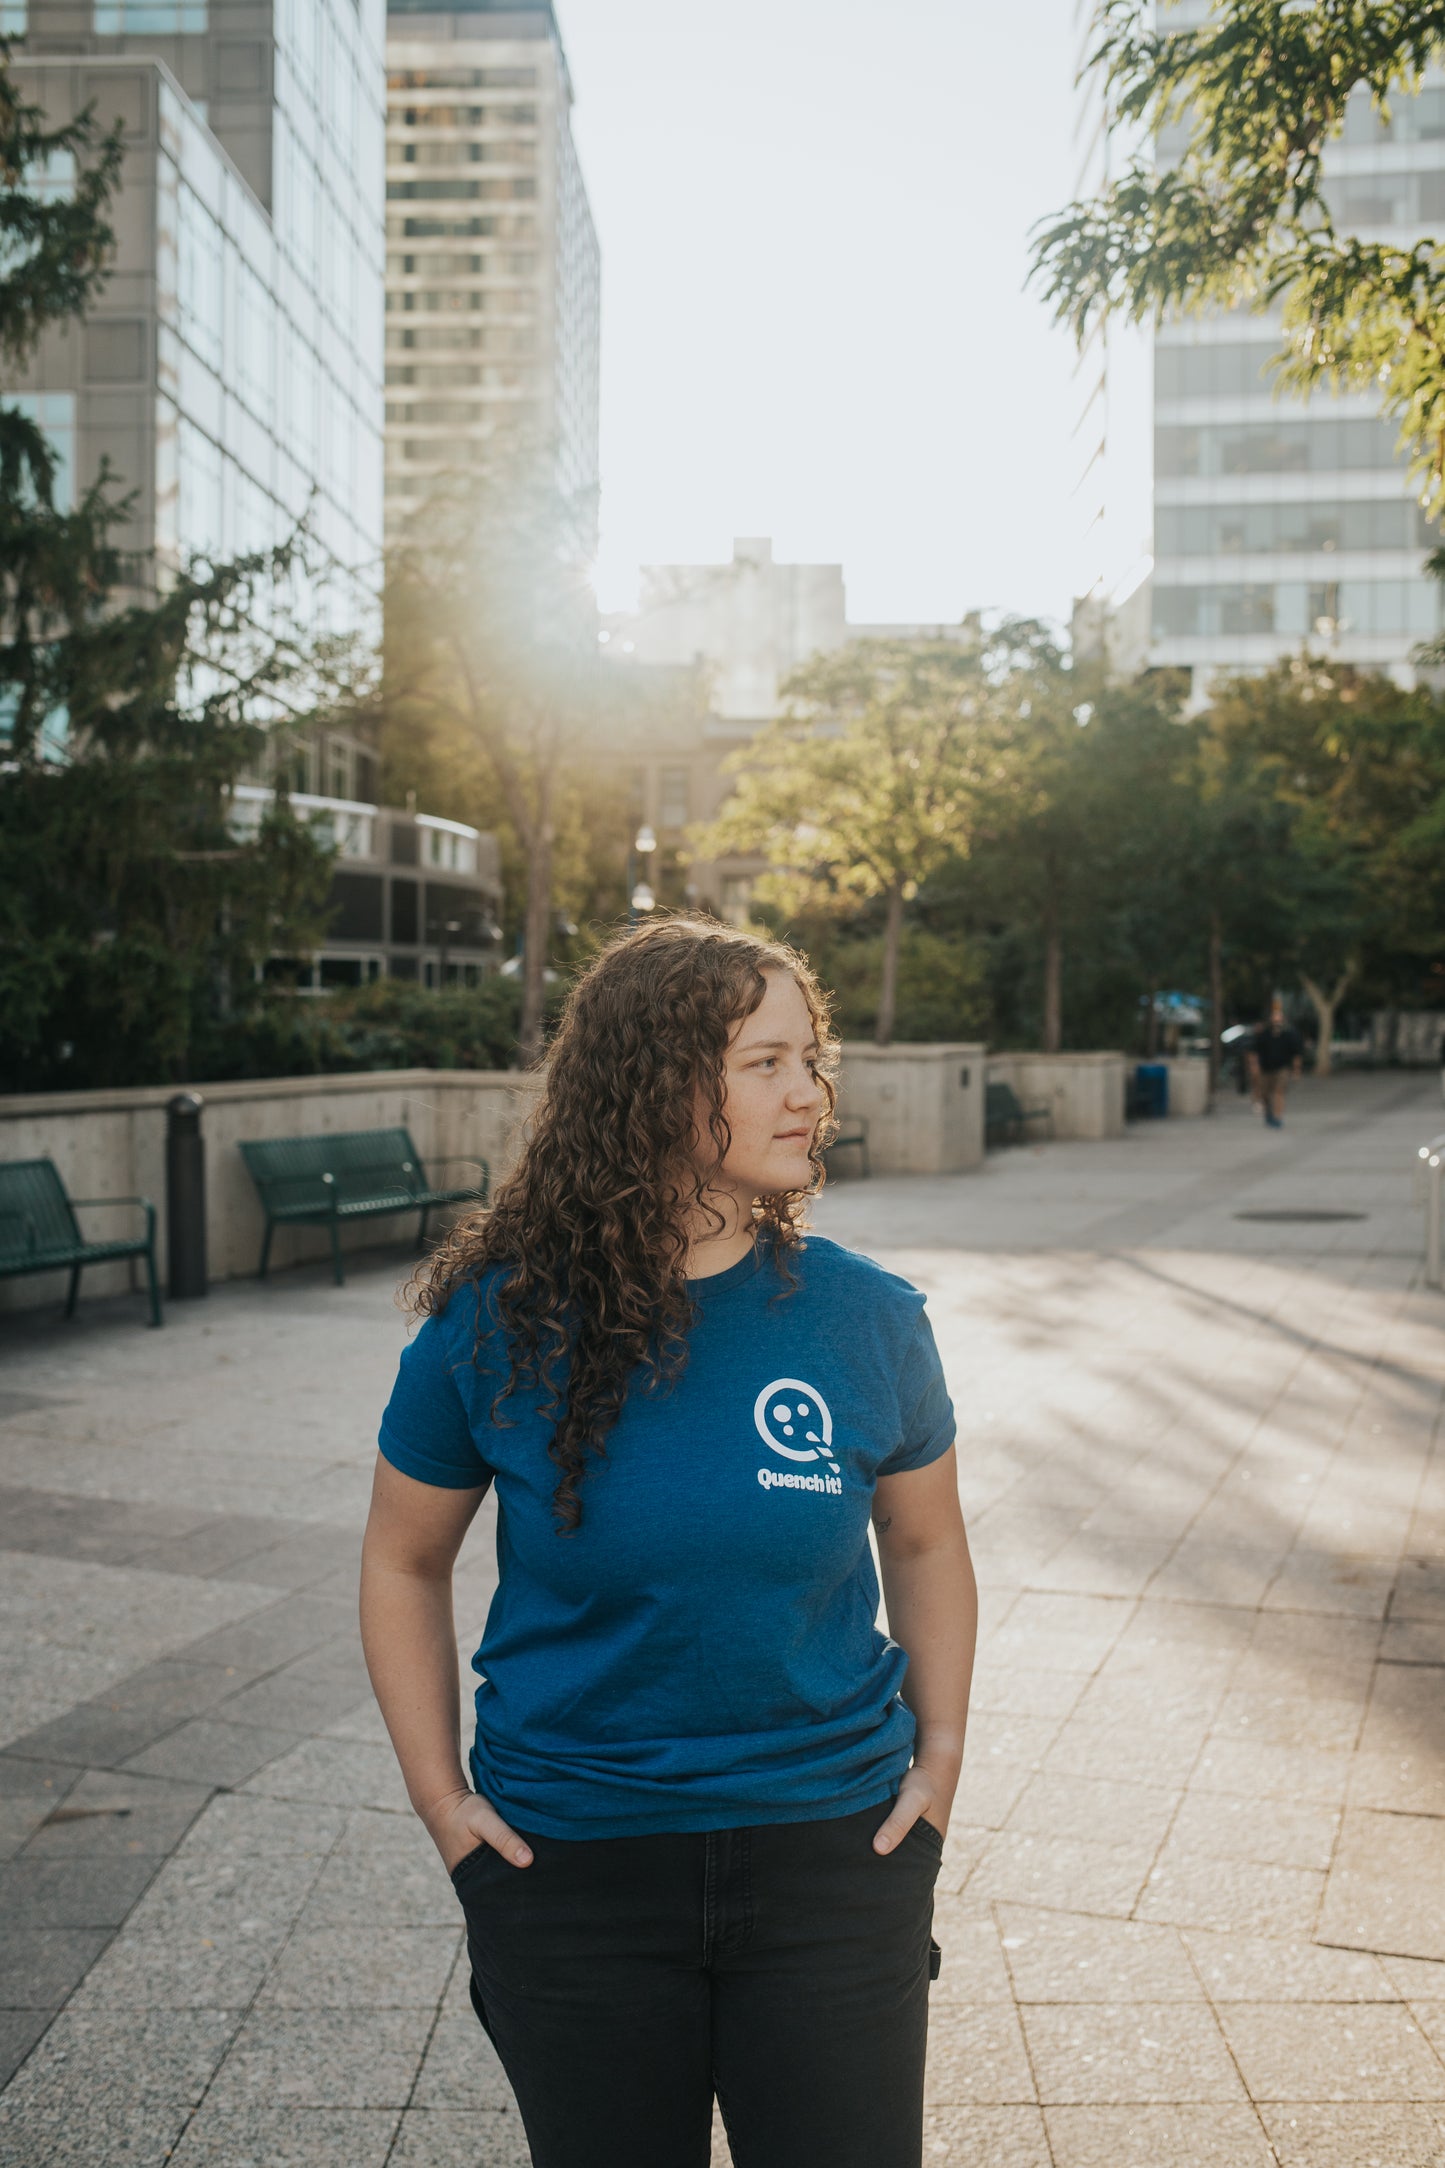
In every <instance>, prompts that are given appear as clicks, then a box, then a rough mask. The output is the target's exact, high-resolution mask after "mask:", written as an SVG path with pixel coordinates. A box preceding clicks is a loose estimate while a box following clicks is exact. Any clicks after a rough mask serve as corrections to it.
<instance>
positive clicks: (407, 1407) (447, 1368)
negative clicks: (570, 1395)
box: [377, 1317, 492, 1490]
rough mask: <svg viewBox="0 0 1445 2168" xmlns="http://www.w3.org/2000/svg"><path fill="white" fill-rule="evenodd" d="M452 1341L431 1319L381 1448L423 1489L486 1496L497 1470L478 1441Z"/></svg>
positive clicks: (409, 1354)
mask: <svg viewBox="0 0 1445 2168" xmlns="http://www.w3.org/2000/svg"><path fill="white" fill-rule="evenodd" d="M449 1340H450V1335H449V1334H448V1333H447V1331H446V1329H445V1326H444V1324H443V1321H442V1319H441V1318H438V1317H429V1318H428V1319H427V1321H426V1323H425V1324H424V1325H423V1326H422V1328H421V1331H420V1332H419V1333H418V1334H417V1336H416V1338H415V1339H414V1340H413V1341H412V1343H411V1345H410V1346H409V1347H408V1348H407V1349H406V1350H405V1351H404V1353H403V1355H402V1358H401V1368H400V1370H399V1371H398V1372H397V1379H396V1384H395V1385H394V1386H393V1388H392V1394H391V1399H390V1400H389V1401H388V1403H387V1409H386V1413H385V1415H384V1416H383V1417H382V1419H381V1435H380V1437H379V1438H378V1440H377V1443H378V1444H379V1446H380V1447H381V1451H382V1455H383V1458H385V1459H386V1460H389V1461H390V1462H391V1465H392V1467H393V1468H399V1469H400V1470H401V1472H402V1474H403V1475H409V1476H413V1477H414V1478H415V1479H416V1481H417V1482H418V1483H434V1484H435V1485H436V1486H437V1487H438V1489H440V1490H483V1489H485V1488H486V1486H487V1484H489V1483H490V1482H491V1480H492V1470H491V1469H490V1468H489V1467H488V1466H487V1463H486V1462H485V1461H484V1460H483V1458H482V1456H481V1454H480V1453H479V1452H478V1451H477V1442H476V1439H475V1438H474V1437H473V1436H472V1426H471V1420H470V1417H469V1416H468V1413H467V1403H466V1399H465V1396H464V1395H463V1392H462V1389H461V1385H460V1383H459V1382H458V1378H457V1357H456V1355H455V1353H454V1352H453V1350H452V1348H451V1347H450V1345H449V1344H448V1343H449ZM463 1360H465V1358H463Z"/></svg>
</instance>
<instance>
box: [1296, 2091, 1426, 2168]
mask: <svg viewBox="0 0 1445 2168" xmlns="http://www.w3.org/2000/svg"><path fill="white" fill-rule="evenodd" d="M1260 2114H1261V2116H1262V2118H1263V2120H1264V2126H1265V2129H1266V2130H1267V2131H1268V2132H1269V2135H1270V2141H1271V2143H1272V2144H1273V2146H1274V2150H1275V2157H1276V2159H1277V2160H1278V2162H1279V2168H1441V2163H1442V2162H1445V2114H1442V2113H1441V2111H1440V2110H1439V2109H1438V2108H1432V2107H1426V2106H1402V2105H1399V2104H1394V2105H1391V2106H1388V2107H1385V2106H1372V2107H1368V2108H1349V2107H1320V2106H1317V2105H1316V2104H1315V2103H1313V2102H1299V2101H1290V2102H1287V2103H1281V2104H1279V2105H1277V2106H1276V2105H1273V2104H1272V2103H1270V2102H1268V2101H1266V2102H1265V2103H1264V2104H1263V2105H1262V2106H1261V2108H1260Z"/></svg>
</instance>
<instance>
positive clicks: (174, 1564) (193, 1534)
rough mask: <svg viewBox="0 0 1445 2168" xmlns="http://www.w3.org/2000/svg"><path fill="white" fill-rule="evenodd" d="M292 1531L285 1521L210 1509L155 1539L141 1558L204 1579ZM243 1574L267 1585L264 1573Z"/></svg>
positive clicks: (168, 1570) (158, 1569) (155, 1567)
mask: <svg viewBox="0 0 1445 2168" xmlns="http://www.w3.org/2000/svg"><path fill="white" fill-rule="evenodd" d="M289 1533H290V1529H289V1525H288V1523H287V1522H285V1521H279V1520H267V1519H263V1518H262V1517H260V1516H259V1515H253V1514H245V1513H208V1514H206V1515H204V1516H203V1517H200V1516H198V1525H197V1526H196V1527H194V1528H192V1529H190V1530H188V1531H186V1532H185V1533H183V1534H174V1535H171V1536H168V1537H166V1538H165V1539H164V1540H159V1541H157V1542H155V1543H153V1544H152V1545H151V1546H150V1547H149V1548H148V1549H147V1550H146V1551H145V1553H144V1554H143V1556H142V1558H141V1559H140V1561H138V1562H139V1563H141V1564H144V1565H146V1566H148V1567H150V1568H152V1569H153V1570H154V1571H155V1572H157V1573H183V1574H188V1575H194V1576H195V1577H197V1578H199V1579H205V1578H208V1577H209V1576H211V1575H214V1574H220V1573H224V1572H225V1571H226V1569H227V1568H228V1567H233V1566H235V1565H236V1564H237V1562H238V1561H239V1560H242V1559H246V1558H254V1557H255V1556H256V1555H257V1554H258V1553H259V1552H262V1551H266V1550H268V1549H269V1548H270V1547H271V1546H272V1545H273V1544H274V1543H276V1542H277V1541H278V1540H281V1539H284V1538H285V1537H286V1536H287V1535H288V1534H289ZM244 1578H245V1579H247V1580H252V1581H255V1582H256V1583H258V1584H259V1585H260V1586H262V1587H265V1586H266V1576H265V1575H264V1574H263V1573H258V1574H255V1575H251V1574H247V1575H245V1576H244ZM275 1585H276V1586H278V1587H280V1586H282V1585H284V1584H282V1583H279V1582H278V1583H276V1584H275Z"/></svg>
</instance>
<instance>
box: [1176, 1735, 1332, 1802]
mask: <svg viewBox="0 0 1445 2168" xmlns="http://www.w3.org/2000/svg"><path fill="white" fill-rule="evenodd" d="M1350 1769H1351V1756H1350V1755H1349V1754H1346V1753H1323V1752H1320V1751H1318V1750H1316V1749H1314V1748H1311V1747H1302V1746H1269V1745H1267V1744H1265V1743H1263V1742H1261V1741H1259V1740H1255V1739H1207V1740H1206V1741H1205V1743H1204V1745H1203V1747H1202V1748H1201V1749H1200V1753H1199V1760H1198V1764H1197V1766H1196V1767H1195V1769H1194V1770H1193V1772H1192V1774H1191V1775H1190V1778H1189V1786H1190V1789H1191V1791H1200V1792H1237V1793H1239V1794H1241V1795H1242V1796H1243V1797H1245V1798H1251V1799H1253V1798H1263V1799H1312V1800H1315V1801H1317V1802H1319V1803H1320V1804H1321V1805H1325V1806H1332V1807H1338V1806H1340V1805H1342V1804H1343V1802H1344V1797H1345V1792H1346V1790H1347V1788H1348V1786H1349V1782H1350Z"/></svg>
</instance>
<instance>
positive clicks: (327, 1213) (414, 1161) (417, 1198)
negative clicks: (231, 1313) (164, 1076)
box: [241, 1129, 490, 1287]
mask: <svg viewBox="0 0 1445 2168" xmlns="http://www.w3.org/2000/svg"><path fill="white" fill-rule="evenodd" d="M241 1157H242V1158H243V1159H244V1160H245V1162H246V1167H247V1171H248V1172H249V1174H250V1176H251V1180H252V1181H253V1182H254V1183H255V1185H256V1193H257V1195H258V1196H259V1197H260V1199H261V1208H262V1210H263V1211H264V1213H265V1214H266V1232H265V1234H264V1235H263V1236H262V1238H261V1271H260V1277H261V1278H262V1279H263V1280H264V1279H265V1277H266V1268H267V1266H268V1264H269V1263H270V1261H271V1237H272V1235H273V1234H274V1233H275V1231H276V1229H277V1228H278V1227H325V1228H328V1229H329V1230H330V1234H331V1265H332V1271H333V1272H334V1274H335V1277H336V1284H337V1286H338V1287H342V1286H344V1285H345V1278H346V1276H345V1274H344V1273H343V1271H342V1269H341V1230H342V1227H343V1226H344V1225H346V1223H347V1222H348V1221H350V1220H358V1219H373V1218H376V1217H378V1216H380V1215H383V1214H385V1213H389V1212H420V1214H421V1225H420V1227H419V1228H418V1230H417V1240H418V1242H424V1241H425V1240H426V1223H427V1215H428V1213H430V1212H431V1211H433V1210H434V1209H435V1208H436V1207H437V1206H438V1205H444V1204H485V1203H486V1201H487V1186H488V1182H489V1180H490V1174H489V1170H488V1167H487V1163H486V1161H485V1160H479V1159H469V1160H465V1161H457V1162H455V1164H457V1165H465V1166H469V1167H474V1168H475V1169H476V1170H477V1172H478V1174H479V1175H480V1177H481V1180H480V1183H469V1184H468V1185H467V1186H466V1187H465V1188H447V1187H444V1186H442V1185H441V1184H439V1183H436V1182H433V1181H430V1180H428V1178H427V1173H426V1169H425V1167H424V1166H423V1164H422V1157H421V1154H420V1152H419V1151H418V1150H417V1148H416V1146H415V1145H414V1144H413V1142H412V1140H411V1132H410V1131H409V1130H406V1129H353V1130H343V1131H341V1132H340V1133H339V1134H336V1135H330V1136H320V1137H274V1138H267V1139H265V1140H264V1141H262V1140H257V1141H255V1142H253V1143H247V1144H243V1145H242V1146H241ZM443 1164H445V1163H443Z"/></svg>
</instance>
